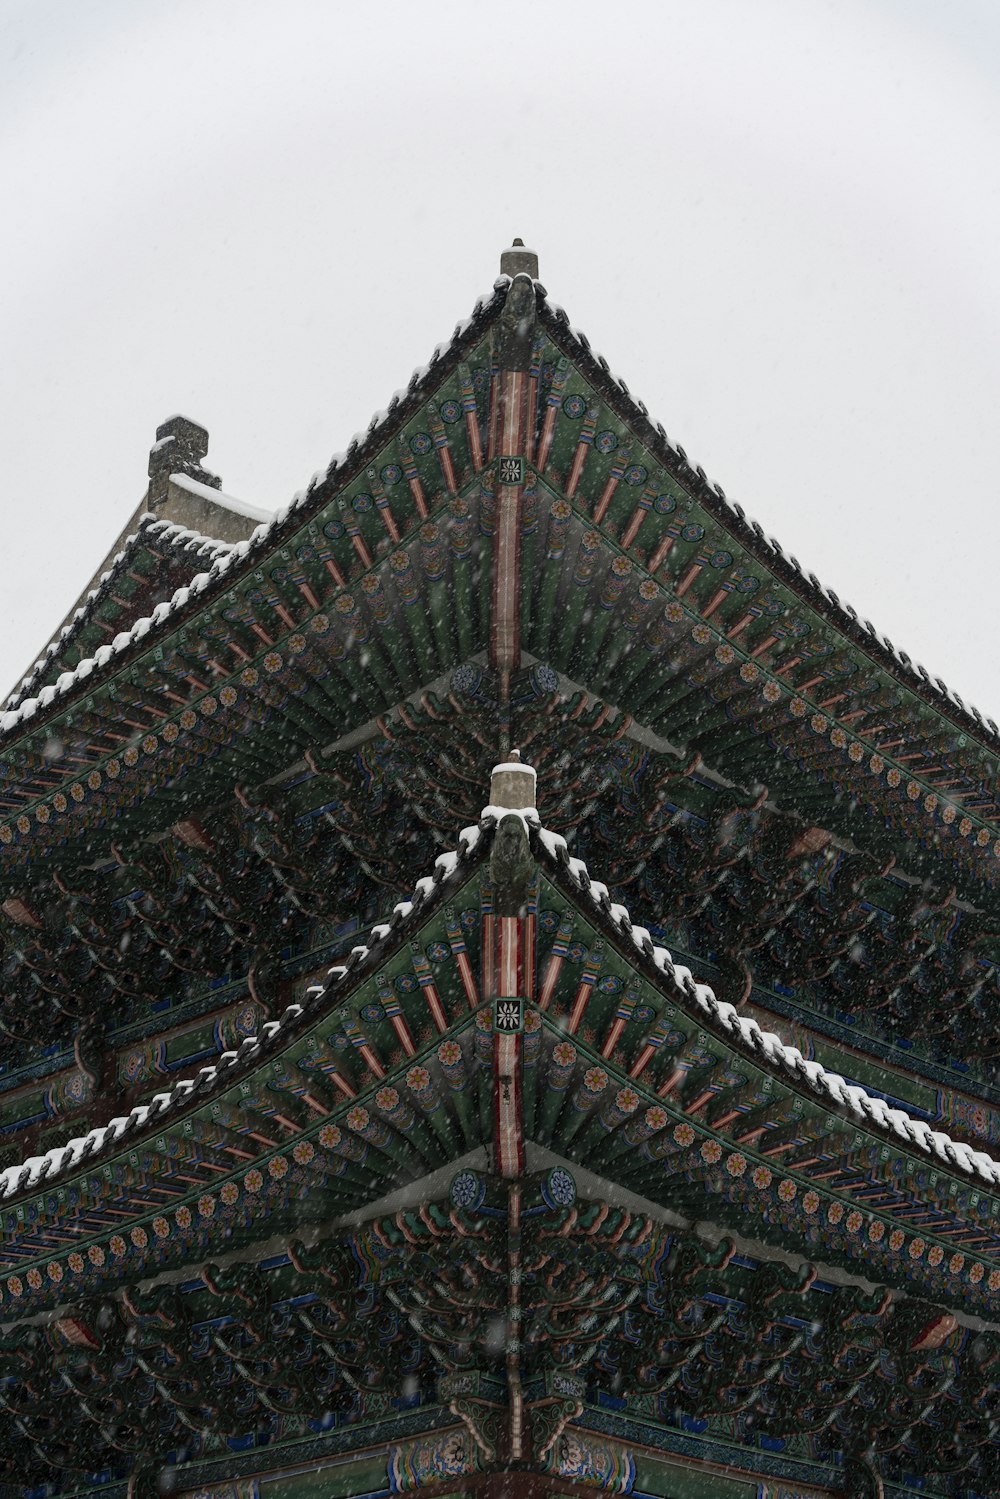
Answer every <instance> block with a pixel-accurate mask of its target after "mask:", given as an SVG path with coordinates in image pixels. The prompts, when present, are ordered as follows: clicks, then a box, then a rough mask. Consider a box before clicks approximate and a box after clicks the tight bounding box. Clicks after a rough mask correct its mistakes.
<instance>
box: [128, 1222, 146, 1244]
mask: <svg viewBox="0 0 1000 1499" xmlns="http://www.w3.org/2000/svg"><path fill="white" fill-rule="evenodd" d="M128 1236H129V1238H130V1239H131V1240H132V1243H133V1244H134V1245H135V1247H136V1249H145V1247H146V1245H147V1244H148V1243H149V1235H148V1234H147V1232H146V1230H145V1229H144V1228H142V1227H140V1225H139V1224H136V1226H135V1228H130V1229H129V1234H128Z"/></svg>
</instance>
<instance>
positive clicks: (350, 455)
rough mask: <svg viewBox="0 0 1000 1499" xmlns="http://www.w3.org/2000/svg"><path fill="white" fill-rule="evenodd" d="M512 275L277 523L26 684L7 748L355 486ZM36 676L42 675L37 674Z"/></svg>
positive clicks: (1, 741) (7, 729) (0, 731)
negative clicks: (99, 644) (116, 636)
mask: <svg viewBox="0 0 1000 1499" xmlns="http://www.w3.org/2000/svg"><path fill="white" fill-rule="evenodd" d="M509 279H510V278H509V277H507V276H501V277H499V278H498V279H497V281H496V283H495V285H494V289H493V292H492V294H491V295H489V296H484V297H481V298H480V299H479V301H478V302H477V303H476V306H475V308H474V309H473V312H472V314H471V316H470V317H468V318H466V319H465V321H464V322H461V323H459V324H458V325H457V326H456V328H455V332H454V334H453V335H452V337H451V339H450V340H448V341H446V342H445V343H442V344H439V345H438V346H437V348H436V349H435V350H434V353H433V354H432V355H431V358H430V362H429V363H428V364H426V365H424V366H422V367H421V368H418V369H417V370H415V371H414V373H413V375H412V376H411V378H410V382H409V384H408V386H407V387H406V389H405V391H402V392H397V394H396V395H395V396H394V397H393V398H392V400H391V401H390V402H389V405H388V407H387V408H386V409H385V410H384V411H380V412H376V414H375V416H374V417H373V418H372V420H371V421H370V422H369V424H368V428H367V430H366V431H365V432H364V433H358V434H356V435H355V436H354V438H352V440H351V442H350V443H349V444H348V446H347V448H346V450H345V451H344V452H343V453H338V454H335V455H334V457H333V458H332V459H331V460H330V463H329V464H328V465H327V467H326V468H325V469H323V470H321V471H319V472H317V473H316V474H314V475H313V478H312V479H311V481H310V483H309V485H308V486H307V488H306V489H304V490H300V491H299V492H298V493H297V494H296V495H294V496H293V498H292V500H291V501H290V502H289V504H288V505H286V506H285V507H284V508H283V509H281V510H279V511H278V512H277V513H276V515H275V516H274V519H273V520H272V521H270V522H267V523H265V524H262V525H260V526H258V527H257V529H256V531H254V533H253V535H252V536H251V537H250V538H249V539H248V540H247V541H242V542H237V543H236V544H235V545H233V546H231V547H230V548H229V549H228V551H227V553H226V555H224V556H221V557H219V558H217V559H216V560H215V561H214V562H213V563H212V565H211V567H210V568H209V570H208V571H207V572H201V573H198V574H196V575H195V576H194V577H193V578H192V579H191V580H190V582H189V583H188V584H186V585H185V586H184V587H182V588H180V589H178V590H177V592H176V593H175V594H174V596H173V598H172V599H171V600H169V601H168V602H166V603H163V604H160V605H158V606H157V608H156V609H154V611H153V615H152V617H151V618H148V619H140V620H137V621H136V623H135V624H134V625H133V626H132V628H131V629H130V630H129V631H127V632H123V634H124V636H125V638H123V639H121V643H120V644H119V643H117V642H116V643H114V644H112V645H110V646H105V647H104V648H103V649H102V650H101V651H99V652H98V653H97V655H96V656H95V657H93V658H88V659H87V660H85V661H81V662H80V663H78V665H77V666H76V667H75V668H74V670H73V671H72V672H70V673H67V674H66V680H65V681H62V679H60V680H61V685H60V684H56V685H55V686H51V687H45V688H42V690H41V691H40V693H39V694H38V696H37V697H34V698H32V697H26V696H24V695H23V693H24V691H26V690H27V689H26V687H25V686H24V684H22V689H23V690H22V692H21V693H19V694H18V695H17V699H16V702H15V703H14V706H12V707H11V708H9V709H8V710H7V711H6V712H4V713H0V748H2V747H3V746H4V745H5V744H8V743H12V742H13V741H14V740H16V738H17V735H18V734H19V733H20V732H23V731H27V730H33V729H36V728H37V727H38V726H39V724H40V723H44V722H45V721H46V720H47V719H48V718H50V717H53V716H54V715H55V714H56V713H58V712H60V711H62V710H63V709H65V708H66V707H68V706H70V704H71V703H72V701H73V700H74V698H75V697H76V696H77V695H80V694H82V693H88V694H89V693H92V692H93V690H94V686H95V681H94V676H95V671H96V672H97V674H98V676H102V675H103V674H104V672H105V671H106V670H107V668H109V667H110V666H111V663H112V661H113V660H114V658H115V657H120V656H122V655H124V654H125V653H128V654H131V652H132V651H133V650H134V649H136V648H137V647H140V648H141V649H142V650H146V649H147V648H148V646H149V644H150V643H151V638H155V637H156V636H158V635H159V634H160V633H161V631H163V630H165V629H166V628H167V627H168V625H169V626H173V625H176V624H178V623H180V622H181V621H182V620H183V619H185V618H187V617H188V616H189V615H190V614H192V613H194V612H195V611H196V610H197V609H198V608H200V607H202V606H203V605H204V603H205V602H206V601H207V599H209V598H212V597H214V596H215V594H216V593H219V592H222V591H224V590H225V589H228V588H231V587H232V586H233V583H234V582H235V581H236V580H237V579H238V578H240V577H241V576H243V575H245V574H246V573H249V572H252V571H253V569H254V568H255V567H256V565H257V559H258V556H259V554H260V553H261V552H262V551H263V550H265V548H271V547H274V546H280V545H281V543H282V542H283V541H284V540H285V539H286V537H287V536H289V535H291V534H294V532H295V531H297V530H298V529H299V527H301V525H302V524H303V522H304V521H305V520H307V519H308V518H309V517H310V515H312V514H314V513H315V511H317V510H319V509H321V508H322V507H323V506H324V505H325V504H326V503H328V501H329V500H330V498H331V497H332V496H333V495H334V494H336V492H337V491H338V490H339V489H340V488H342V487H343V486H344V485H346V484H349V483H350V482H351V480H352V479H354V478H355V477H356V476H357V474H358V473H359V472H360V471H361V470H362V469H363V468H365V466H366V465H367V464H368V463H369V462H370V461H371V459H372V457H373V456H374V455H375V454H376V453H377V452H378V451H379V450H380V449H381V447H383V446H384V444H385V442H386V441H387V440H388V439H389V438H391V437H392V436H393V435H394V434H395V433H396V432H398V431H401V430H402V428H403V427H404V426H405V425H406V422H407V421H408V420H409V419H410V417H411V416H412V415H413V414H414V412H415V411H417V410H418V409H419V407H420V405H421V403H422V402H423V401H425V400H426V399H427V398H428V396H429V395H431V394H432V392H433V391H434V389H435V388H436V387H437V386H438V385H439V384H440V383H441V382H442V381H443V380H444V379H446V378H447V377H448V375H449V374H450V373H451V372H452V370H453V369H454V368H455V366H456V365H457V364H458V363H459V362H460V360H461V359H462V357H463V355H464V354H465V353H466V351H467V350H468V349H469V348H471V347H473V346H474V345H475V343H476V342H477V341H478V340H479V338H480V337H481V336H482V334H483V332H484V331H485V330H486V328H487V327H488V326H489V325H490V323H491V322H492V321H493V320H494V319H495V317H496V316H497V315H498V314H499V312H500V310H501V308H502V306H503V296H502V293H503V292H504V291H505V290H506V287H507V285H508V283H509ZM116 664H121V662H116ZM31 675H32V676H35V672H32V673H31Z"/></svg>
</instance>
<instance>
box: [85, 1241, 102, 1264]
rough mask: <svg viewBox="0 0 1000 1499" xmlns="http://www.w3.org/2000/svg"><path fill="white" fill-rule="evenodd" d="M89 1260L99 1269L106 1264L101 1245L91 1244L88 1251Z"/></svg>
mask: <svg viewBox="0 0 1000 1499" xmlns="http://www.w3.org/2000/svg"><path fill="white" fill-rule="evenodd" d="M87 1258H88V1260H89V1261H90V1263H91V1264H92V1265H95V1266H96V1267H97V1268H98V1269H100V1267H101V1266H102V1265H103V1264H104V1250H103V1249H102V1248H101V1246H100V1244H91V1245H90V1246H89V1247H88V1249H87Z"/></svg>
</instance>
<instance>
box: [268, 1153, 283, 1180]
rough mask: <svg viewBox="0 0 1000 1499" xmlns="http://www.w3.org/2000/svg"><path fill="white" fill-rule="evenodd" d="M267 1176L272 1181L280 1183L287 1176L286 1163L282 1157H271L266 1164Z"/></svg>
mask: <svg viewBox="0 0 1000 1499" xmlns="http://www.w3.org/2000/svg"><path fill="white" fill-rule="evenodd" d="M267 1174H268V1176H269V1177H270V1178H271V1180H272V1181H276V1182H277V1181H281V1179H282V1177H283V1176H287V1175H288V1162H287V1160H286V1159H285V1157H284V1156H283V1155H273V1156H272V1157H271V1159H270V1160H269V1161H268V1163H267Z"/></svg>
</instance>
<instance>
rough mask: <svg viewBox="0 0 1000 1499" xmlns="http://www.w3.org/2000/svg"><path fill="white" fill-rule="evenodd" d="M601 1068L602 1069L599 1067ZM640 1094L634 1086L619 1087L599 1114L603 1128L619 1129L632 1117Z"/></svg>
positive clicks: (599, 1121)
mask: <svg viewBox="0 0 1000 1499" xmlns="http://www.w3.org/2000/svg"><path fill="white" fill-rule="evenodd" d="M597 1070H600V1069H597ZM639 1101H640V1100H639V1095H638V1093H637V1092H636V1091H635V1089H634V1088H619V1089H618V1090H617V1092H615V1093H614V1094H612V1096H611V1097H610V1098H608V1099H606V1100H605V1101H604V1103H603V1104H602V1105H601V1109H600V1112H599V1114H598V1116H597V1119H598V1123H599V1124H600V1126H601V1128H602V1129H606V1130H609V1131H610V1130H613V1129H617V1128H618V1126H619V1125H620V1124H624V1123H625V1121H626V1119H631V1117H632V1115H633V1114H634V1113H635V1111H636V1109H637V1108H638V1107H639Z"/></svg>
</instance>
